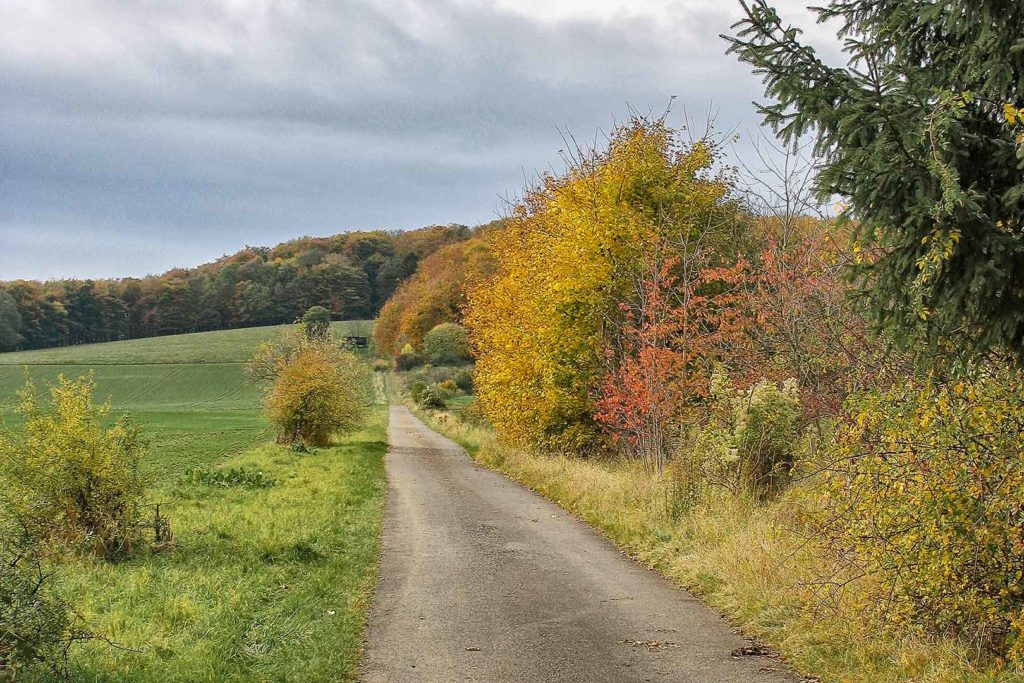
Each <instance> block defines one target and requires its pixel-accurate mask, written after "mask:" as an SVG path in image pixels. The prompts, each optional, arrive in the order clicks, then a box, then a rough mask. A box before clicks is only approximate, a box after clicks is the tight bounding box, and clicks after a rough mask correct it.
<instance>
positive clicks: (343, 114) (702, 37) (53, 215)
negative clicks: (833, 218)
mask: <svg viewBox="0 0 1024 683" xmlns="http://www.w3.org/2000/svg"><path fill="white" fill-rule="evenodd" d="M773 4H774V5H775V6H776V7H777V8H778V9H779V10H780V13H782V15H783V17H784V18H786V19H787V20H788V21H791V22H792V23H794V24H796V25H798V26H801V27H802V28H805V29H807V36H808V39H809V40H810V41H811V42H812V43H816V44H818V45H820V46H821V47H823V48H824V49H826V51H827V53H828V54H835V49H834V48H835V41H834V37H833V36H832V32H831V31H830V30H828V29H827V28H826V27H818V26H815V24H814V22H813V19H812V17H811V15H810V14H809V13H807V12H806V11H804V10H803V9H802V8H803V6H804V4H805V0H776V1H775V2H774V3H773ZM740 12H741V10H740V6H739V3H738V1H734V0H674V1H669V0H490V1H488V0H318V1H313V0H193V1H189V0H180V1H176V2H165V1H164V0H91V1H90V2H65V1H61V0H3V2H2V3H0V280H7V279H13V278H36V279H47V278H54V277H78V278H89V277H112V276H129V275H130V276H142V275H146V274H150V273H160V272H163V271H165V270H167V269H169V268H171V267H176V266H194V265H198V264H200V263H204V262H208V261H211V260H214V259H216V258H218V257H219V256H221V255H222V254H225V253H233V252H235V251H237V250H238V249H240V248H242V247H243V246H245V245H274V244H277V243H278V242H281V241H285V240H288V239H292V238H295V237H299V236H302V235H327V234H335V233H338V232H345V231H348V230H359V229H377V228H385V229H410V228H416V227H421V226H424V225H432V224H446V223H462V224H467V225H474V224H478V223H482V222H487V221H490V220H493V219H494V218H497V217H498V216H500V215H501V214H502V213H503V212H504V207H505V206H506V201H507V200H508V199H509V198H511V197H514V196H515V195H516V193H517V192H519V191H520V190H521V189H522V188H523V187H524V186H525V185H526V184H528V183H529V182H530V181H531V180H532V179H533V178H535V177H536V176H537V174H538V173H540V172H542V171H545V170H549V169H554V170H556V171H557V170H558V169H559V168H560V167H561V164H560V160H559V154H558V152H559V150H560V149H562V148H563V147H564V146H565V145H564V138H563V135H564V133H565V132H566V131H569V132H571V133H572V135H573V136H574V137H575V138H577V139H578V140H581V141H584V142H586V141H590V142H593V141H599V140H600V139H601V134H602V132H603V131H608V130H609V129H610V128H611V127H612V126H614V124H615V122H616V121H623V120H625V119H628V117H629V114H630V111H631V109H632V110H636V111H639V112H641V113H653V114H655V115H657V114H659V113H661V112H662V111H664V110H665V108H666V107H667V106H668V104H669V102H670V98H672V97H673V96H674V97H675V100H674V102H673V105H672V109H673V114H672V116H671V117H670V121H671V122H673V123H674V124H676V125H682V124H683V123H684V121H685V119H684V114H685V116H686V117H689V118H690V119H692V120H693V121H695V122H700V123H701V124H702V122H703V121H704V120H705V119H706V118H707V116H708V114H709V112H710V113H712V114H714V116H715V120H716V129H717V130H718V131H720V132H730V131H735V132H737V133H739V134H740V135H741V136H744V137H745V139H747V140H749V139H751V138H753V137H755V136H756V129H757V125H758V123H759V119H758V116H757V114H756V110H755V108H754V106H753V104H752V101H754V100H761V99H762V97H761V93H762V91H761V87H760V82H759V80H758V78H757V77H756V76H754V75H752V74H751V73H750V70H749V68H748V67H747V66H746V65H744V64H740V63H739V62H737V61H736V59H735V57H733V56H727V55H725V49H726V45H725V42H724V41H723V40H722V39H720V38H719V34H721V33H726V32H728V31H729V26H730V25H731V24H732V23H733V22H734V21H736V20H737V19H738V18H739V17H740ZM836 59H838V55H836ZM699 127H700V128H703V125H701V126H699ZM740 149H741V150H742V144H741V147H740Z"/></svg>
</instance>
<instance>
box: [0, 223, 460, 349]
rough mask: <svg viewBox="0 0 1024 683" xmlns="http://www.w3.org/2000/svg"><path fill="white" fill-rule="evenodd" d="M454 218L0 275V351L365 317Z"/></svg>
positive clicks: (433, 247) (453, 237)
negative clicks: (143, 261)
mask: <svg viewBox="0 0 1024 683" xmlns="http://www.w3.org/2000/svg"><path fill="white" fill-rule="evenodd" d="M472 234H473V231H472V230H471V229H470V228H468V227H466V226H462V225H447V226H432V227H427V228H422V229H419V230H413V231H409V232H398V231H383V230H377V231H371V232H352V233H345V234H340V235H334V236H331V237H303V238H300V239H296V240H292V241H290V242H285V243H283V244H279V245H278V246H276V247H273V248H268V247H246V248H245V249H242V250H241V251H239V252H238V253H236V254H233V255H230V256H225V257H223V258H221V259H218V260H217V261H215V262H213V263H209V264H205V265H202V266H199V267H197V268H176V269H174V270H170V271H168V272H166V273H164V274H163V275H158V276H150V277H145V278H119V279H101V280H53V281H49V282H38V281H32V280H16V281H9V282H0V351H8V350H13V349H39V348H47V347H54V346H66V345H71V344H85V343H93V342H106V341H118V340H122V339H133V338H138V337H152V336H158V335H167V334H179V333H184V332H199V331H205V330H220V329H227V328H232V327H247V326H254V325H272V324H278V323H287V322H292V321H294V320H296V319H297V318H298V316H300V315H301V314H302V313H303V312H304V311H306V310H307V309H309V308H310V307H312V306H323V307H325V308H327V309H328V310H329V311H330V312H331V315H332V317H334V318H336V319H348V320H353V319H361V318H372V317H374V316H376V315H377V313H378V311H379V310H380V308H381V306H382V305H383V303H384V302H385V301H387V300H388V298H390V297H391V295H392V294H393V293H394V291H395V289H396V288H397V287H398V285H399V284H400V283H401V282H403V281H404V280H405V279H406V278H408V277H409V276H411V275H412V274H413V273H414V272H415V271H416V269H417V266H418V265H419V263H420V261H421V260H423V259H424V258H426V257H428V256H430V255H431V254H433V253H434V252H436V251H437V250H438V249H440V248H442V247H445V246H447V245H451V244H455V243H458V242H461V241H464V240H466V239H468V238H469V237H470V236H471V235H472Z"/></svg>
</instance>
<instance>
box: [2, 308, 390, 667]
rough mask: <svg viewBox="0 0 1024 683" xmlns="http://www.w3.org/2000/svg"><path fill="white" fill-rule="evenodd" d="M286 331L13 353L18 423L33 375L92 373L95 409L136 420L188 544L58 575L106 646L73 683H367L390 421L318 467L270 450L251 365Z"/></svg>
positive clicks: (379, 418)
mask: <svg viewBox="0 0 1024 683" xmlns="http://www.w3.org/2000/svg"><path fill="white" fill-rule="evenodd" d="M369 325H370V323H335V326H334V327H335V330H336V333H337V334H362V333H363V330H364V328H367V327H368V326H369ZM279 329H280V328H276V327H267V328H254V329H248V330H230V331H225V332H207V333H198V334H190V335H180V336H174V337H164V338H152V339H142V340H134V341H126V342H115V343H110V344H95V345H83V346H77V347H71V348H63V349H52V350H44V351H33V352H22V353H10V354H0V401H3V402H4V403H5V405H6V407H5V409H4V413H0V415H2V416H3V418H4V420H5V421H6V422H7V423H8V424H11V423H12V422H13V421H14V420H15V419H16V418H15V417H14V416H12V415H11V413H10V406H9V401H10V399H12V398H13V397H14V394H15V392H16V390H17V389H18V388H19V387H20V386H21V385H22V384H23V383H24V378H25V374H26V373H28V374H29V375H30V376H31V377H32V378H33V380H34V381H36V382H37V383H38V384H40V385H42V384H44V383H45V382H46V381H50V380H53V379H54V378H56V377H57V376H58V375H59V374H61V373H63V374H65V375H67V376H77V375H80V374H83V373H86V372H90V371H92V372H94V374H95V378H96V384H97V392H96V396H97V399H99V400H109V401H110V404H111V407H112V409H113V411H114V412H115V414H118V413H121V412H130V413H131V414H132V416H133V417H134V419H135V420H136V422H137V423H138V424H139V425H140V426H141V428H142V430H143V432H144V434H145V435H146V436H147V438H148V440H149V441H150V452H149V457H148V458H147V459H146V460H145V461H144V471H145V474H146V475H148V478H149V479H150V481H151V482H152V487H151V489H150V492H149V495H148V500H149V502H150V503H160V504H161V514H162V515H163V516H166V517H167V518H168V519H169V521H170V524H171V529H172V531H173V533H174V544H173V546H172V547H171V548H168V549H164V550H159V551H148V552H142V553H140V554H137V555H135V556H132V557H130V558H128V559H126V560H123V561H120V562H116V563H108V562H104V561H100V560H94V559H80V560H72V561H70V562H68V563H64V564H62V565H61V566H60V567H59V568H58V571H57V575H56V578H57V588H58V590H59V592H60V593H61V594H62V595H63V596H65V597H66V598H67V600H68V601H69V602H70V603H71V604H72V605H73V606H74V608H75V610H76V612H77V613H78V615H79V617H80V619H81V624H82V625H83V626H84V627H85V628H87V629H88V630H89V631H91V632H92V633H94V634H96V635H98V636H100V637H101V638H102V639H97V640H94V641H91V642H87V643H83V644H79V645H76V646H75V647H74V648H73V649H72V655H71V661H70V669H71V678H72V679H73V680H76V681H161V682H162V681H286V680H295V681H306V680H352V679H354V676H355V671H356V668H357V665H358V659H359V652H360V639H361V634H362V628H363V618H364V613H365V609H366V606H367V604H368V600H369V598H370V596H371V595H372V590H373V585H374V579H375V559H376V552H377V544H378V539H379V530H380V524H381V511H382V508H383V500H384V492H385V485H384V466H383V456H384V452H385V450H386V433H385V429H386V411H385V409H384V407H383V406H377V407H375V408H374V410H373V411H372V414H371V418H370V420H369V422H368V424H367V425H366V426H365V428H364V429H362V430H361V431H359V432H357V433H354V434H350V435H347V436H345V437H343V438H340V439H337V440H336V441H335V443H334V444H333V445H332V446H331V447H328V448H321V449H315V450H314V451H312V452H310V453H308V454H299V453H293V452H292V451H291V450H289V449H288V448H286V447H282V446H278V445H276V444H273V443H272V434H271V432H270V430H268V429H267V426H266V423H265V421H264V420H263V418H262V416H261V411H260V399H259V392H258V390H257V389H256V388H255V387H253V386H252V385H250V384H248V383H247V382H246V381H245V377H244V372H243V362H244V361H245V360H247V359H248V358H249V357H250V356H251V354H252V353H253V351H254V350H255V349H256V347H257V346H258V345H259V344H260V343H261V342H262V341H264V340H266V339H269V338H270V337H271V336H272V335H274V334H276V333H277V332H278V330H279ZM190 468H207V469H210V470H213V471H219V470H230V469H239V468H240V469H242V470H244V471H246V472H250V473H257V472H261V473H262V474H263V477H264V478H267V479H269V480H271V481H272V482H273V485H272V486H269V487H266V488H250V487H247V486H246V485H244V484H241V485H225V486H221V485H215V484H211V483H201V482H196V481H194V480H192V479H189V478H188V477H186V472H187V471H188V470H189V469H190ZM106 641H109V643H108V642H106ZM111 643H113V645H112V644H111ZM19 680H21V678H19ZM25 680H34V679H32V678H31V677H26V678H25Z"/></svg>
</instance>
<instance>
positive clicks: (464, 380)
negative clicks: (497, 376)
mask: <svg viewBox="0 0 1024 683" xmlns="http://www.w3.org/2000/svg"><path fill="white" fill-rule="evenodd" d="M452 381H453V382H455V385H456V386H457V387H458V388H459V389H461V390H462V392H463V393H466V394H472V393H473V371H472V370H470V369H469V368H461V369H460V370H459V371H458V372H456V373H455V374H454V375H452Z"/></svg>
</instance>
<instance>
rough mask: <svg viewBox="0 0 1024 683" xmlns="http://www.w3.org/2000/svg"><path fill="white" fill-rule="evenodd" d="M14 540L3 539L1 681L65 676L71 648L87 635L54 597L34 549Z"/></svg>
mask: <svg viewBox="0 0 1024 683" xmlns="http://www.w3.org/2000/svg"><path fill="white" fill-rule="evenodd" d="M0 531H6V530H0ZM11 539H12V536H11V535H9V534H6V533H5V537H4V540H2V541H0V682H2V683H13V682H14V681H15V680H18V678H19V672H22V671H25V670H30V669H33V668H43V669H47V670H49V672H50V673H51V674H53V675H54V676H61V675H62V674H63V669H64V662H65V658H66V655H67V650H68V648H69V647H70V645H71V643H72V642H74V641H75V640H78V639H82V638H84V634H81V633H79V632H78V631H77V629H76V628H75V627H74V624H73V618H72V614H71V611H70V609H69V608H68V606H67V605H65V604H64V603H63V602H61V601H59V600H57V599H55V598H53V597H52V596H51V595H50V592H49V590H48V587H49V581H48V579H49V574H48V573H46V572H45V571H44V570H43V568H42V565H41V563H40V560H39V556H38V554H37V553H36V552H35V550H34V548H32V547H31V546H30V545H22V544H19V543H14V542H12V540H11Z"/></svg>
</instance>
